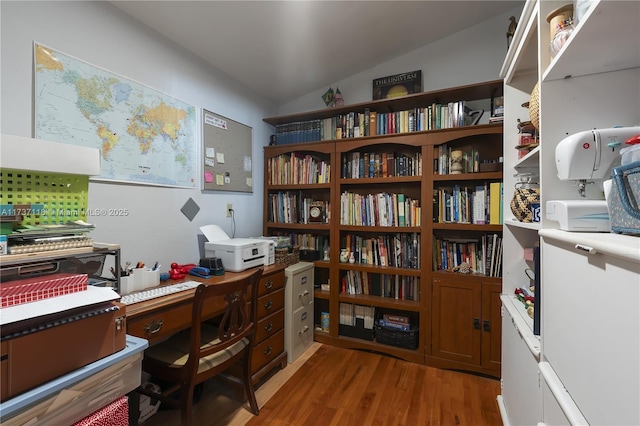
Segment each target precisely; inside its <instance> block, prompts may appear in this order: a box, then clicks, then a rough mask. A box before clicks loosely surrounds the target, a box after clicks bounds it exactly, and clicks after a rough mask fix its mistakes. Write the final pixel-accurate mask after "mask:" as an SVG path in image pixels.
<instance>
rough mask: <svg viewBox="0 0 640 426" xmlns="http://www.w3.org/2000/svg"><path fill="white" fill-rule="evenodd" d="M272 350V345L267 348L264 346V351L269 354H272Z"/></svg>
mask: <svg viewBox="0 0 640 426" xmlns="http://www.w3.org/2000/svg"><path fill="white" fill-rule="evenodd" d="M271 351H272V348H271V346H267V347H266V348H264V351H262V353H263V354H265V355H267V356H269V355H271Z"/></svg>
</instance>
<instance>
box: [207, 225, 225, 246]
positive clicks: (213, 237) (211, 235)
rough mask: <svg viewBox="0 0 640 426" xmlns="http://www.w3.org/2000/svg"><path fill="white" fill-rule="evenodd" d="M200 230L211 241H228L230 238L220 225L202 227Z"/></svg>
mask: <svg viewBox="0 0 640 426" xmlns="http://www.w3.org/2000/svg"><path fill="white" fill-rule="evenodd" d="M200 230H201V231H202V233H203V234H204V236H205V237H206V238H207V240H209V241H211V242H212V241H221V240H228V239H229V236H228V235H227V233H226V232H224V231H223V230H222V228H220V227H219V226H218V225H205V226H201V227H200Z"/></svg>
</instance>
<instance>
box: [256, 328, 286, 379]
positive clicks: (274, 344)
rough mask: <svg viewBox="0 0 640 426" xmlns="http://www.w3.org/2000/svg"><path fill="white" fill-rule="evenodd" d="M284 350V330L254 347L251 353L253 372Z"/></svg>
mask: <svg viewBox="0 0 640 426" xmlns="http://www.w3.org/2000/svg"><path fill="white" fill-rule="evenodd" d="M283 351H284V330H280V331H278V332H277V333H276V334H274V335H273V336H271V337H269V338H268V339H267V340H265V341H264V342H262V343H258V344H257V345H256V346H254V348H253V353H252V354H251V372H252V373H255V372H257V371H258V370H260V369H261V368H262V367H264V366H265V365H267V364H268V363H269V362H271V361H272V360H273V359H275V358H276V357H277V356H278V355H280V354H281V353H282V352H283Z"/></svg>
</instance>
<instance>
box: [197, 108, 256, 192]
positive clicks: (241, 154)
mask: <svg viewBox="0 0 640 426" xmlns="http://www.w3.org/2000/svg"><path fill="white" fill-rule="evenodd" d="M252 140H253V129H252V128H251V127H249V126H246V125H244V124H241V123H238V122H237V121H233V120H230V119H228V118H226V117H223V116H221V115H218V114H214V113H212V112H210V111H207V110H206V109H204V108H203V109H202V141H203V142H202V148H203V152H202V159H203V167H202V173H203V176H202V182H203V188H202V189H204V190H205V191H236V192H253V156H252Z"/></svg>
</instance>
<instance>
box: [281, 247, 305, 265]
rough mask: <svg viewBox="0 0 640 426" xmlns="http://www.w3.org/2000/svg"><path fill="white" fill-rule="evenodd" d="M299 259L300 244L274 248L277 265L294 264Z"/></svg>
mask: <svg viewBox="0 0 640 426" xmlns="http://www.w3.org/2000/svg"><path fill="white" fill-rule="evenodd" d="M299 261H300V246H293V247H284V248H280V249H276V250H275V263H276V264H278V265H285V266H289V265H295V264H296V263H298V262H299Z"/></svg>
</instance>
